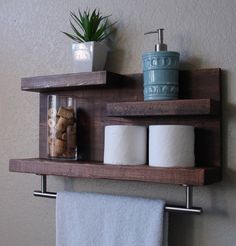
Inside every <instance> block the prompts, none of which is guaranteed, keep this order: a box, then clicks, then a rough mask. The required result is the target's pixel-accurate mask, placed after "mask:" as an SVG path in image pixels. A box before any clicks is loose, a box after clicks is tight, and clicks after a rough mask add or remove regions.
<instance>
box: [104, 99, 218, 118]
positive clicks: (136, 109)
mask: <svg viewBox="0 0 236 246" xmlns="http://www.w3.org/2000/svg"><path fill="white" fill-rule="evenodd" d="M219 112H220V107H219V103H218V102H217V101H215V100H212V99H185V100H172V101H149V102H148V101H147V102H143V101H140V102H117V103H116V102H115V103H108V104H107V107H106V113H107V116H120V117H126V116H161V115H163V116H164V115H216V114H219Z"/></svg>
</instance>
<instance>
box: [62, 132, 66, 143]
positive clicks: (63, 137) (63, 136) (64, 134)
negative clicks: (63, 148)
mask: <svg viewBox="0 0 236 246" xmlns="http://www.w3.org/2000/svg"><path fill="white" fill-rule="evenodd" d="M61 139H62V140H64V141H65V140H66V139H67V134H66V133H65V132H64V133H62V136H61Z"/></svg>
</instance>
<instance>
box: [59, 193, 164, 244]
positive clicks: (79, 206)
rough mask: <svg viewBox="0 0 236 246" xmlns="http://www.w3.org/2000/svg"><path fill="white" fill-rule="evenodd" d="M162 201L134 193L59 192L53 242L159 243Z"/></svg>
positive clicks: (160, 237) (161, 229)
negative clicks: (137, 195) (117, 194)
mask: <svg viewBox="0 0 236 246" xmlns="http://www.w3.org/2000/svg"><path fill="white" fill-rule="evenodd" d="M164 205H165V203H164V201H161V200H153V199H145V198H137V197H126V196H113V195H103V194H94V193H75V192H59V193H58V194H57V201H56V245H57V246H162V245H163V236H164V235H163V234H164V229H163V228H164ZM165 243H166V242H165Z"/></svg>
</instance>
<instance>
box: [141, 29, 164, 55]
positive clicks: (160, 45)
mask: <svg viewBox="0 0 236 246" xmlns="http://www.w3.org/2000/svg"><path fill="white" fill-rule="evenodd" d="M163 31H164V29H163V28H159V29H157V30H156V31H150V32H146V33H144V35H147V34H153V33H157V44H155V51H166V50H167V45H166V44H164V43H163V39H164V33H163Z"/></svg>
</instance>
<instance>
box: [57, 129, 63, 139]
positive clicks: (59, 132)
mask: <svg viewBox="0 0 236 246" xmlns="http://www.w3.org/2000/svg"><path fill="white" fill-rule="evenodd" d="M62 134H63V133H62V132H61V131H59V130H58V131H56V138H59V139H62Z"/></svg>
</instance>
